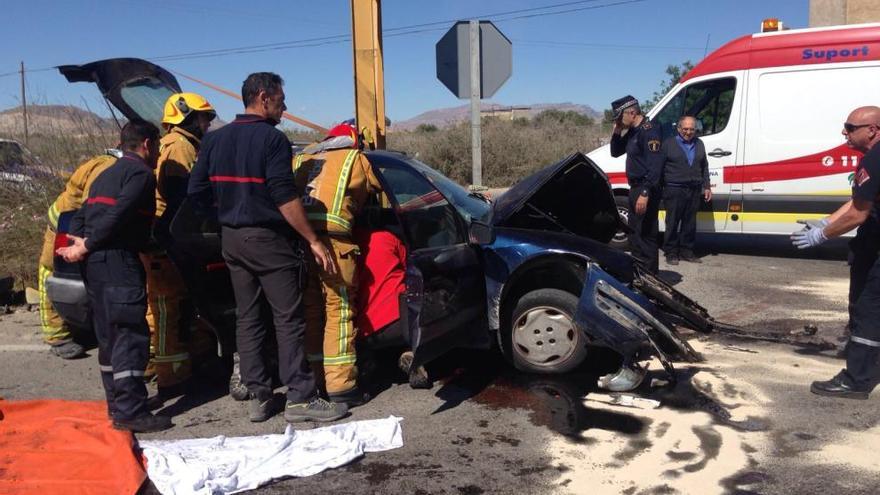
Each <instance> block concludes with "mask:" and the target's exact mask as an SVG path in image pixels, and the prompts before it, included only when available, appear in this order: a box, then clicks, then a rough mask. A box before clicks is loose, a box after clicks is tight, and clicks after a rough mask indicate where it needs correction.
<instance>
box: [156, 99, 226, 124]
mask: <svg viewBox="0 0 880 495" xmlns="http://www.w3.org/2000/svg"><path fill="white" fill-rule="evenodd" d="M191 112H210V113H211V114H213V115H214V116H216V115H217V112H216V111H215V110H214V107H212V106H211V104H210V103H208V100H206V99H205V97H204V96H202V95H199V94H196V93H174V94H173V95H171V96H169V97H168V99H167V100H165V112H164V114H163V115H162V125H163V126H164V127H168V126H170V125H177V124H180V123H181V122H183V120H184V119H185V118H186V116H187V115H189V114H190V113H191Z"/></svg>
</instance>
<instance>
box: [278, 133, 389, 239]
mask: <svg viewBox="0 0 880 495" xmlns="http://www.w3.org/2000/svg"><path fill="white" fill-rule="evenodd" d="M293 172H294V176H295V178H296V185H297V188H298V189H299V191H300V194H302V202H303V207H305V210H306V215H307V216H308V219H309V222H310V223H311V224H312V228H314V229H315V230H317V231H319V232H327V233H328V234H338V235H351V227H352V224H353V223H354V218H355V216H356V215H357V214H358V213H359V212H360V209H361V207H362V206H363V205H364V203H365V202H366V200H367V197H368V195H370V194H375V193H378V192H379V191H381V190H382V186H381V185H380V184H379V180H378V179H377V178H376V175H375V174H373V169H372V167H371V166H370V162H369V161H368V160H367V157H366V156H364V154H363V153H361V152H360V151H358V150H354V149H349V148H345V149H333V150H328V151H323V152H321V153H317V154H314V155H312V154H306V153H303V154H299V155H297V156H296V157H294V160H293Z"/></svg>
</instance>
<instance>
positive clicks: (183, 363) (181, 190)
mask: <svg viewBox="0 0 880 495" xmlns="http://www.w3.org/2000/svg"><path fill="white" fill-rule="evenodd" d="M216 116H217V113H216V112H215V111H214V107H213V106H211V104H210V103H209V102H208V100H206V99H205V98H204V97H202V96H200V95H198V94H195V93H175V94H173V95H171V96H170V97H168V99H167V100H166V101H165V109H164V113H163V116H162V127H163V128H164V129H165V131H166V134H165V136H163V137H162V139H161V140H160V141H159V159H158V162H157V165H156V170H155V173H156V219H155V222H154V224H153V239H154V241H155V243H154V245H153V246H151V249H150V250H148V251H147V252H145V253H143V254H142V255H141V259H142V261H143V263H144V268H145V270H146V272H147V299H148V305H149V309H148V311H147V323H148V324H149V325H150V364H149V366H148V367H147V376H151V375H154V376H155V378H156V384H157V386H158V390H159V392H158V397H159V400H160V401H161V399H163V398H168V397H170V395H173V394H174V393H175V392H176V391H178V389H179V388H180V387H178V385H182V384H183V383H184V382H186V380H188V379H189V378H190V374H191V372H192V365H191V360H190V353H189V349H188V347H187V345H186V342H184V341H183V339H182V338H181V337H182V336H185V335H186V332H187V331H188V330H189V328H190V327H191V326H192V324H193V319H194V318H193V317H194V312H193V311H192V309H191V308H192V305H191V303H190V302H189V300H188V298H187V294H186V289H185V286H184V281H183V278H182V277H181V274H180V272H179V271H178V268H176V266H184V265H185V263H183V262H182V261H180V258H179V257H177V255H176V252H175V250H174V245H173V243H172V242H171V236H170V234H169V233H168V225H169V224H170V223H171V220H172V219H173V218H174V214H175V213H176V212H177V209H178V207H179V206H180V203H181V202H182V201H183V199H184V198H186V188H187V182H188V179H189V174H190V171H191V170H192V167H193V165H194V164H195V161H196V155H197V154H198V151H199V144H200V142H201V139H202V136H204V134H205V132H206V131H207V130H208V127H209V126H210V125H211V121H212V120H214V118H215V117H216ZM174 261H176V262H177V263H174Z"/></svg>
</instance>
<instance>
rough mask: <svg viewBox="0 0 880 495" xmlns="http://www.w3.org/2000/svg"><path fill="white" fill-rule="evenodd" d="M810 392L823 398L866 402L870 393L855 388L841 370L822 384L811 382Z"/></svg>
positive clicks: (863, 389) (866, 390)
mask: <svg viewBox="0 0 880 495" xmlns="http://www.w3.org/2000/svg"><path fill="white" fill-rule="evenodd" d="M810 392H813V393H814V394H816V395H823V396H825V397H839V398H841V399H858V400H866V399H867V398H868V395H870V394H871V391H870V390H868V389H865V388H862V387H857V386H856V385H855V384H853V383H852V380H850V379H849V377H847V375H846V370H841V371H840V373H838V374H837V375H836V376H835V377H834V378H832V379H830V380H827V381H824V382H813V384H812V385H810Z"/></svg>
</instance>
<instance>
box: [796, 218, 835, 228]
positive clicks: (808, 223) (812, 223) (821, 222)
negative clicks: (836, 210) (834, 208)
mask: <svg viewBox="0 0 880 495" xmlns="http://www.w3.org/2000/svg"><path fill="white" fill-rule="evenodd" d="M797 223H799V224H801V225H803V226H804V228H803V230H810V229H817V228H818V229H824V228H825V227H827V226H828V224H829V223H830V222H829V221H828V217H825V218H820V219H818V220H816V219H810V220H805V219H800V220H797Z"/></svg>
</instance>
